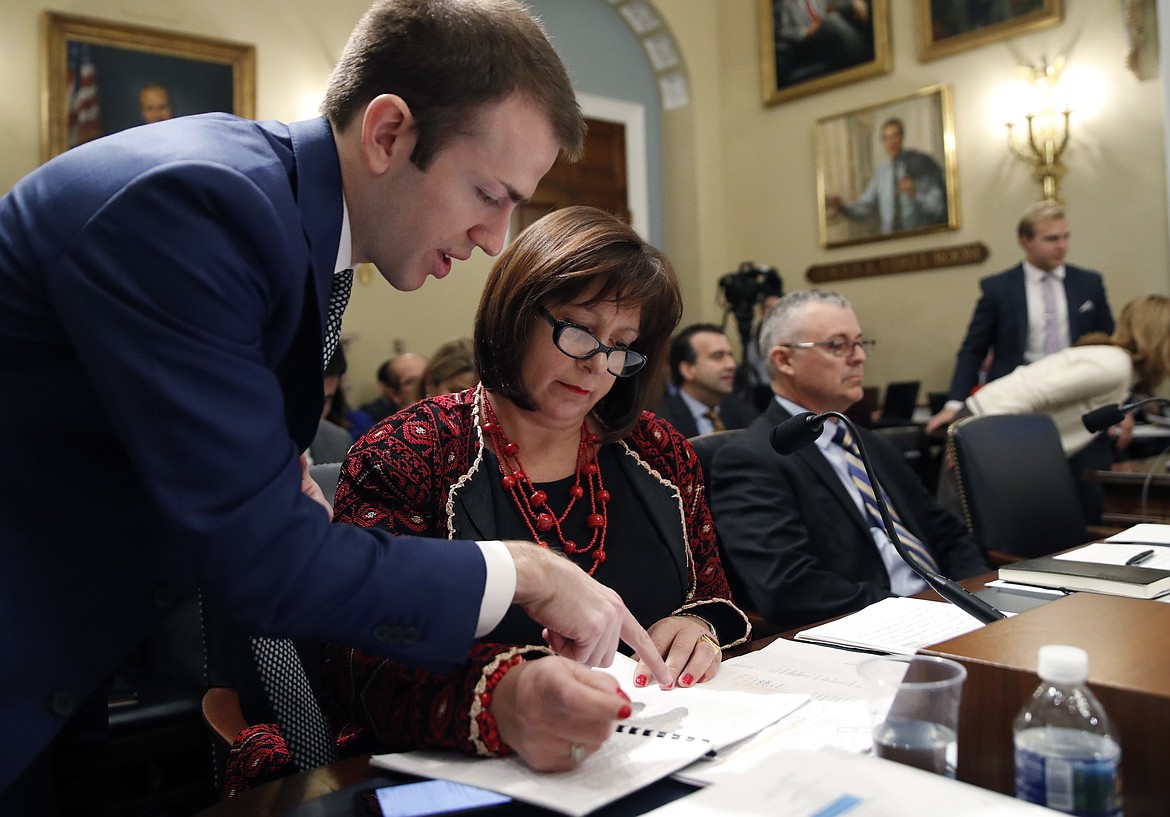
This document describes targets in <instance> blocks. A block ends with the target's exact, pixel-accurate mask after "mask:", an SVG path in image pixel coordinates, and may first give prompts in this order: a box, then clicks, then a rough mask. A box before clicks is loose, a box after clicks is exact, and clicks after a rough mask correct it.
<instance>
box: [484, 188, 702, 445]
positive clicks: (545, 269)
mask: <svg viewBox="0 0 1170 817" xmlns="http://www.w3.org/2000/svg"><path fill="white" fill-rule="evenodd" d="M598 285H600V287H599V288H598V289H597V291H596V292H595V293H594V294H593V295H592V297H591V298H590V300H589V302H588V303H587V304H585V305H587V306H588V305H592V304H596V303H601V302H602V301H613V302H614V303H616V304H617V305H618V306H621V307H640V308H641V319H640V325H639V328H638V338H637V340H635V341H634V342H633V343H631V344H630V349H632V350H634V351H636V352H641V353H642V354H643V355H645V356H646V359H647V361H646V366H645V367H644V368H643V369H642V370H641V371H639V372H638V373H637V374H635V375H634V376H633V377H619V378H617V380H616V382H615V383H614V385H613V388H612V389H610V391H609V394H607V395H606V396H605V397H604V398H602V399H601V400H600V401H599V402H598V403H597V405H596V406H594V408H593V415H594V417H595V418H596V420H597V423H598V425H599V427H600V430H601V432H602V439H603V440H614V439H619V438H621V437H622V436H624V435H625V434H626V433H627V432H628V431H629V430H630V429H631V428H632V427H633V425H634V423H635V422H637V420H638V416H639V415H640V414H641V413H642V411H643V410H645V409H647V408H649V407H650V403H651V402H652V401H654V400H656V399H657V397H658V395H659V394H660V393H661V390H662V387H663V384H664V382H665V379H666V376H667V373H668V372H667V368H668V367H667V365H666V364H667V354H666V352H667V347H668V345H669V343H670V333H671V332H672V331H674V328H675V326H677V325H678V322H679V319H680V318H681V317H682V298H681V296H680V295H679V288H678V279H677V278H676V277H675V274H674V269H673V268H672V267H671V265H670V261H669V260H668V259H667V258H666V256H665V255H663V254H662V253H661V252H660V251H658V250H657V249H655V248H654V247H652V246H650V245H649V244H647V243H646V242H645V241H643V240H642V237H641V236H639V235H638V233H637V232H635V231H634V229H633V228H632V227H630V225H628V224H626V223H625V222H624V221H622V220H620V219H618V218H616V217H614V216H612V215H610V214H609V213H606V212H604V211H602V210H598V209H596V208H594V207H579V206H578V207H565V208H562V209H560V210H554V211H553V212H552V213H550V214H548V215H547V216H545V217H544V218H542V219H540V220H539V221H537V222H535V223H534V224H532V225H531V226H530V227H528V229H526V230H525V231H524V232H522V233H521V234H520V236H519V237H518V238H516V240H515V241H514V242H513V243H512V244H511V246H509V247H508V248H507V249H506V250H505V251H504V253H503V255H501V256H500V258H499V260H498V261H496V263H495V265H494V266H493V267H492V271H491V273H490V274H489V275H488V279H487V283H486V284H485V285H484V290H483V295H482V297H481V298H480V301H479V309H478V310H477V312H476V315H475V338H474V339H475V356H476V362H477V364H478V366H479V375H480V380H481V381H482V382H483V385H484V387H485V388H487V389H490V390H491V391H495V392H497V393H499V394H501V395H502V396H504V397H506V398H508V400H510V401H512V402H513V403H515V404H516V405H517V406H519V407H520V408H523V409H528V410H532V409H534V408H535V406H534V405H533V403H532V398H531V396H530V395H529V394H528V391H527V389H526V388H525V386H524V384H523V383H522V382H521V379H520V367H521V363H522V362H523V360H524V354H525V352H526V351H527V350H528V344H529V342H530V340H531V338H532V333H533V328H534V327H535V326H536V325H537V324H538V323H539V322H541V321H543V318H542V317H541V316H540V310H541V308H542V307H545V308H547V307H549V306H563V305H565V304H569V303H573V302H574V301H575V300H576V299H577V298H579V297H580V296H581V294H582V293H584V292H587V291H589V290H590V289H591V288H594V287H597V286H598Z"/></svg>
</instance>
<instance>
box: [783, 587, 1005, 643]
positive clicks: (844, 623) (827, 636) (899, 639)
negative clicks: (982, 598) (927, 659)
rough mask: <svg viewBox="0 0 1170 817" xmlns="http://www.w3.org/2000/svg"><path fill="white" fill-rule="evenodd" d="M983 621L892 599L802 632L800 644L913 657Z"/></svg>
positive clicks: (939, 605) (932, 604)
mask: <svg viewBox="0 0 1170 817" xmlns="http://www.w3.org/2000/svg"><path fill="white" fill-rule="evenodd" d="M982 626H983V623H982V622H980V621H979V619H977V618H975V617H974V616H972V615H971V614H969V613H966V612H964V611H962V610H960V609H959V608H958V607H955V606H954V605H953V604H947V603H945V602H939V601H930V600H929V599H913V598H904V597H897V596H894V597H891V598H888V599H882V600H881V601H879V602H875V603H874V604H871V605H870V606H869V607H866V608H865V609H864V610H858V611H857V612H856V613H853V614H852V615H848V616H845V617H843V618H839V619H837V620H836V621H830V622H829V623H827V624H821V625H820V626H818V627H812V628H810V629H808V630H801V631H800V632H799V633H797V635H796V638H797V639H798V640H800V641H816V642H820V643H822V644H832V645H834V646H838V647H851V648H854V649H861V650H873V651H875V652H884V653H897V654H905V655H913V654H914V653H916V652H918V650H920V649H922V648H923V647H927V646H929V645H931V644H937V643H938V642H940V641H946V640H947V639H948V638H955V637H957V636H960V635H963V634H964V633H969V632H971V631H972V630H978V629H979V628H980V627H982Z"/></svg>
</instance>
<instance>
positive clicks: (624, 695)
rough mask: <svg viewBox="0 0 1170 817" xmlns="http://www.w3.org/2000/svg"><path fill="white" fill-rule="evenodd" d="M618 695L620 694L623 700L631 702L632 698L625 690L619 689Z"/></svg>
mask: <svg viewBox="0 0 1170 817" xmlns="http://www.w3.org/2000/svg"><path fill="white" fill-rule="evenodd" d="M617 693H618V695H621V696H622V697H623V698H625V699H626V700H627V701H628V700H630V696H629V695H627V694H626V691H625V690H624V689H622V688H621V687H618V691H617Z"/></svg>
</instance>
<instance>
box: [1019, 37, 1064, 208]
mask: <svg viewBox="0 0 1170 817" xmlns="http://www.w3.org/2000/svg"><path fill="white" fill-rule="evenodd" d="M1062 68H1063V61H1062V60H1058V61H1057V62H1056V63H1049V62H1048V61H1047V60H1043V61H1041V63H1040V64H1039V65H1034V66H1028V70H1029V71H1030V73H1031V79H1032V85H1033V89H1034V96H1033V98H1034V104H1033V105H1032V106H1031V107H1030V109H1029V110H1028V112H1027V113H1025V114H1024V116H1023V118H1024V121H1025V122H1026V123H1027V126H1026V127H1027V134H1026V136H1024V135H1020V136H1017V134H1016V131H1015V125H1016V123H1014V122H1007V123H1006V125H1007V141H1008V149H1009V150H1010V151H1011V153H1012V155H1013V156H1015V157H1016V158H1017V159H1019V160H1020V161H1022V162H1024V163H1026V164H1027V165H1029V166H1030V167H1031V168H1032V175H1033V176H1034V177H1035V179H1036V180H1037V181H1038V182H1040V189H1041V198H1042V199H1044V200H1052V201H1058V202H1061V203H1063V202H1064V199H1062V198H1061V196H1060V179H1061V177H1062V176H1064V174H1065V172H1066V171H1067V169H1068V168H1066V167H1065V166H1064V163H1063V162H1062V161H1061V159H1062V158H1063V156H1064V150H1065V148H1066V147H1067V146H1068V140H1069V136H1070V134H1071V129H1070V127H1069V118H1070V117H1071V116H1072V110H1071V109H1070V108H1069V107H1068V106H1067V105H1066V106H1064V107H1063V109H1062V110H1059V111H1058V110H1057V103H1056V100H1055V98H1054V97H1055V94H1054V90H1055V86H1056V83H1057V81H1058V80H1059V79H1060V73H1061V70H1062Z"/></svg>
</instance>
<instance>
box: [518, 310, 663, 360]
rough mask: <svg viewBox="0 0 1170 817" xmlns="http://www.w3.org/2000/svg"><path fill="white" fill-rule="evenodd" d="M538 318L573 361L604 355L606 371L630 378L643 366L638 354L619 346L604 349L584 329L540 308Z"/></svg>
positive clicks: (641, 356) (595, 337)
mask: <svg viewBox="0 0 1170 817" xmlns="http://www.w3.org/2000/svg"><path fill="white" fill-rule="evenodd" d="M540 316H541V317H542V318H544V319H545V320H546V321H548V325H549V326H551V327H552V330H553V336H552V339H553V343H554V344H555V345H556V347H557V348H558V349H560V350H561V351H562V352H563V353H564V354H566V355H568V356H569V357H571V358H573V359H574V360H588V359H589V358H591V357H593V356H594V355H595V354H597V353H598V352H605V368H606V371H608V372H609V373H610V374H612V375H614V376H615V377H630V376H632V375H635V374H637V373H638V371H639V370H640V369H641V368H642V367H643V366H645V365H646V356H645V355H644V354H642V353H641V352H635V351H634V350H633V349H623V348H621V347H620V346H606V345H605V344H604V343H602V342H601V341H600V340H598V339H597V335H595V334H593V333H592V332H590V331H589V330H588V329H586V328H585V327H584V326H579V325H577V324H575V323H572V322H571V321H560V320H557V319H556V318H554V317H553V316H552V314H551V313H550V312H549V311H548V310H547V309H545V308H544V307H543V306H542V307H541V308H540Z"/></svg>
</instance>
